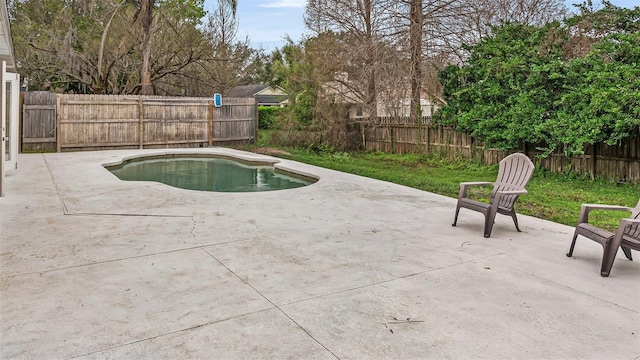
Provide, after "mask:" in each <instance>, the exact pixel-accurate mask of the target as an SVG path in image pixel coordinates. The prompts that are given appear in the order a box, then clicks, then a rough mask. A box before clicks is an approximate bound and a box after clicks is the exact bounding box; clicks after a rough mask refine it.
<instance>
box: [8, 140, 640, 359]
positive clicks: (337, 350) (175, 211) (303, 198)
mask: <svg viewBox="0 0 640 360" xmlns="http://www.w3.org/2000/svg"><path fill="white" fill-rule="evenodd" d="M167 151H168V150H167ZM194 151H198V152H207V153H216V154H226V155H234V156H240V157H243V158H246V159H273V158H269V157H267V156H263V155H256V154H250V153H244V152H239V151H234V150H229V149H222V148H212V149H199V150H195V149H189V150H171V151H170V152H194ZM163 152H165V150H131V151H101V152H78V153H55V154H28V155H21V156H20V157H19V161H18V165H19V169H18V170H9V171H7V177H6V183H5V186H6V188H5V195H6V196H5V197H4V198H0V226H1V228H0V270H1V278H0V328H1V333H0V337H1V340H0V341H1V344H0V346H1V348H0V358H2V359H248V358H264V359H481V358H485V359H638V358H640V261H638V260H640V254H638V253H637V252H636V253H634V255H637V256H636V257H637V258H638V259H637V260H636V261H633V262H631V261H628V260H626V259H625V258H624V257H623V255H622V252H619V254H618V259H617V260H616V263H615V264H614V266H613V270H612V272H611V276H610V277H609V278H602V277H600V275H599V269H600V260H601V256H602V248H601V247H600V245H598V244H596V243H594V242H591V241H589V240H587V239H584V238H580V239H578V243H577V245H576V250H575V253H574V257H573V258H567V257H566V256H565V253H566V251H567V250H568V247H569V244H570V242H571V236H572V234H573V228H572V227H569V226H564V225H560V224H556V223H553V222H549V221H544V220H540V219H536V218H533V217H527V216H522V215H520V216H519V220H520V225H521V228H522V229H523V232H522V233H518V232H516V231H515V228H514V226H513V223H512V222H511V219H510V218H508V217H505V216H499V217H498V219H496V225H495V227H494V230H493V235H492V237H491V238H489V239H485V238H484V237H483V236H482V222H483V217H482V215H481V214H479V213H473V212H470V211H466V210H464V209H463V210H462V212H461V214H460V219H459V221H458V226H457V227H451V221H452V218H453V212H454V208H455V200H454V199H451V198H447V197H443V196H440V195H435V194H432V193H428V192H423V191H419V190H415V189H411V188H407V187H403V186H399V185H395V184H391V183H387V182H382V181H377V180H372V179H368V178H363V177H359V176H354V175H349V174H344V173H340V172H335V171H331V170H327V169H322V168H318V167H314V166H309V165H305V164H301V163H296V162H293V161H287V160H281V162H280V163H279V165H280V166H282V167H284V168H288V169H292V170H295V171H298V172H302V173H305V174H312V175H315V176H317V177H319V179H320V180H319V181H318V182H317V183H315V184H313V185H310V186H307V187H303V188H298V189H293V190H283V191H271V192H261V193H215V192H198V191H190V190H182V189H177V188H172V187H169V186H166V185H163V184H158V183H149V182H124V181H120V180H119V179H117V178H116V177H115V176H113V175H112V174H111V173H109V172H108V171H107V170H105V169H104V168H103V167H102V166H101V164H105V163H112V162H116V161H119V160H120V159H122V158H123V157H127V156H131V155H134V154H140V153H146V154H157V153H163ZM603 202H606V199H603Z"/></svg>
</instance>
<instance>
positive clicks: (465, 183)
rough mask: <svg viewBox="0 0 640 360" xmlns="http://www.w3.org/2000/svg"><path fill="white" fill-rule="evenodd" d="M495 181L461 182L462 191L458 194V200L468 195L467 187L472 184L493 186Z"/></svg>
mask: <svg viewBox="0 0 640 360" xmlns="http://www.w3.org/2000/svg"><path fill="white" fill-rule="evenodd" d="M492 185H493V183H492V182H489V181H474V182H461V183H460V193H459V194H458V200H460V199H463V198H466V197H467V189H469V188H470V187H471V186H492Z"/></svg>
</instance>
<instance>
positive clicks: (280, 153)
mask: <svg viewBox="0 0 640 360" xmlns="http://www.w3.org/2000/svg"><path fill="white" fill-rule="evenodd" d="M251 151H252V152H254V153H256V154H262V155H269V156H284V155H291V154H290V153H288V152H286V151H284V150H280V149H275V148H268V147H264V148H254V149H251Z"/></svg>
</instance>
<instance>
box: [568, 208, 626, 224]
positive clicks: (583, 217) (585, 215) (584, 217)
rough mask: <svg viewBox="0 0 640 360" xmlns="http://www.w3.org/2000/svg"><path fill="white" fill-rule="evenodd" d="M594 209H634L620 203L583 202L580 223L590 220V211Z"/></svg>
mask: <svg viewBox="0 0 640 360" xmlns="http://www.w3.org/2000/svg"><path fill="white" fill-rule="evenodd" d="M593 210H615V211H629V212H632V211H633V209H632V208H630V207H627V206H618V205H606V204H582V207H581V208H580V217H579V219H578V225H579V224H582V223H588V222H589V213H590V212H591V211H593Z"/></svg>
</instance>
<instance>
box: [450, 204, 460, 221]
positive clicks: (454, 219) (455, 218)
mask: <svg viewBox="0 0 640 360" xmlns="http://www.w3.org/2000/svg"><path fill="white" fill-rule="evenodd" d="M458 214H460V205H456V215H455V216H454V217H453V224H451V226H456V224H457V223H458Z"/></svg>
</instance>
